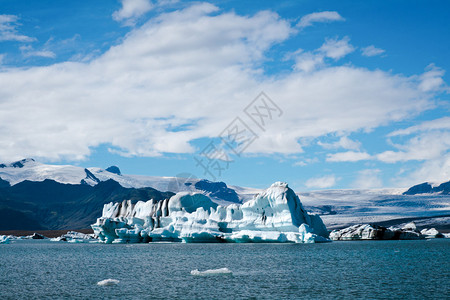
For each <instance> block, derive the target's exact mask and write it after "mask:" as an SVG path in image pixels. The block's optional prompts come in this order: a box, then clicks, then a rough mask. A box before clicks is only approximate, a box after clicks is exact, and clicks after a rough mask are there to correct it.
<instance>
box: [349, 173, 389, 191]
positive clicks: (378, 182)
mask: <svg viewBox="0 0 450 300" xmlns="http://www.w3.org/2000/svg"><path fill="white" fill-rule="evenodd" d="M382 186H383V180H382V179H381V170H379V169H365V170H361V171H359V172H358V177H357V179H356V180H355V181H354V182H353V187H354V188H357V189H373V188H380V187H382Z"/></svg>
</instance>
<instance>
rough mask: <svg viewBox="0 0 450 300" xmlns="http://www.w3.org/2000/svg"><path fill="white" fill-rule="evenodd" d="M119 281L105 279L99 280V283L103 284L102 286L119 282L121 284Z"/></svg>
mask: <svg viewBox="0 0 450 300" xmlns="http://www.w3.org/2000/svg"><path fill="white" fill-rule="evenodd" d="M119 282H120V281H119V280H117V279H105V280H102V281H99V282H97V285H101V286H109V285H117V284H119Z"/></svg>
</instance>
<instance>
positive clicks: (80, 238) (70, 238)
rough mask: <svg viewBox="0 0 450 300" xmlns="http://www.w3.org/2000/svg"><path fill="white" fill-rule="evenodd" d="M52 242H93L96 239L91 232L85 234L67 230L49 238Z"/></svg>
mask: <svg viewBox="0 0 450 300" xmlns="http://www.w3.org/2000/svg"><path fill="white" fill-rule="evenodd" d="M50 241H52V242H61V241H62V242H68V243H94V242H97V241H98V240H97V239H95V238H94V237H93V236H92V235H91V234H85V233H81V232H76V231H68V232H67V233H65V234H63V235H61V236H59V237H56V238H52V239H50Z"/></svg>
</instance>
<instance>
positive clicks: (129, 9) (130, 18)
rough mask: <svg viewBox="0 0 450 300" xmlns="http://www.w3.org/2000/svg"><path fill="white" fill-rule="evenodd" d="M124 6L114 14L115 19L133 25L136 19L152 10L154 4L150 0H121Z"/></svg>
mask: <svg viewBox="0 0 450 300" xmlns="http://www.w3.org/2000/svg"><path fill="white" fill-rule="evenodd" d="M120 2H121V4H122V7H121V8H120V9H119V10H117V11H115V12H114V13H113V15H112V17H113V19H114V20H115V21H118V22H121V21H126V23H125V24H126V25H133V24H134V22H135V21H136V19H138V18H139V17H140V16H142V15H143V14H145V13H146V12H148V11H150V10H151V9H152V8H153V4H152V3H151V1H150V0H120Z"/></svg>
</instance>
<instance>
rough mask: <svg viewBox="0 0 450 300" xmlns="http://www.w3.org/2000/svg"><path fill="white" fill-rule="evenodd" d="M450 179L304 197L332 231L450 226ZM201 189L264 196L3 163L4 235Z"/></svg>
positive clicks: (106, 172)
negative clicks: (367, 225)
mask: <svg viewBox="0 0 450 300" xmlns="http://www.w3.org/2000/svg"><path fill="white" fill-rule="evenodd" d="M449 188H450V182H445V183H442V184H438V185H436V184H434V185H433V184H431V183H422V184H419V185H416V186H413V187H411V188H409V189H382V190H362V189H360V190H358V189H356V190H322V191H312V192H302V193H298V195H299V196H300V200H301V201H302V203H303V204H304V207H305V208H306V209H307V210H309V211H311V212H313V213H317V214H319V215H321V217H322V219H323V220H324V222H325V224H326V225H327V227H328V228H329V229H336V228H343V227H345V226H349V225H353V224H358V223H374V224H375V223H376V224H383V225H389V224H399V223H402V222H407V221H411V220H414V221H416V222H417V223H418V224H419V227H420V224H423V225H424V226H428V227H430V226H435V227H437V228H440V229H446V228H448V229H450V196H449ZM182 191H186V192H199V193H202V194H205V195H207V196H208V197H210V198H211V199H212V200H213V201H214V202H217V203H218V204H221V205H228V204H232V203H242V202H246V201H248V200H249V199H251V198H252V197H253V196H254V195H255V194H257V193H259V192H261V190H259V189H252V188H246V187H239V186H227V185H226V184H225V183H224V182H211V181H208V180H205V179H197V178H193V177H189V175H188V174H187V175H186V176H185V177H157V176H142V175H125V174H122V172H121V170H120V169H119V167H117V166H111V167H108V168H106V169H101V168H83V167H78V166H73V165H50V164H42V163H39V162H37V161H35V160H34V159H31V158H28V159H23V160H20V161H17V162H12V163H8V164H5V163H2V164H0V230H39V229H82V228H88V227H89V226H90V224H92V223H94V222H95V220H96V218H97V217H99V216H100V215H101V214H102V208H103V205H104V204H106V203H109V202H121V201H124V200H132V202H133V203H135V202H137V201H148V200H150V199H154V200H155V201H160V200H163V199H167V198H170V197H171V196H172V195H174V193H177V192H182Z"/></svg>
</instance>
